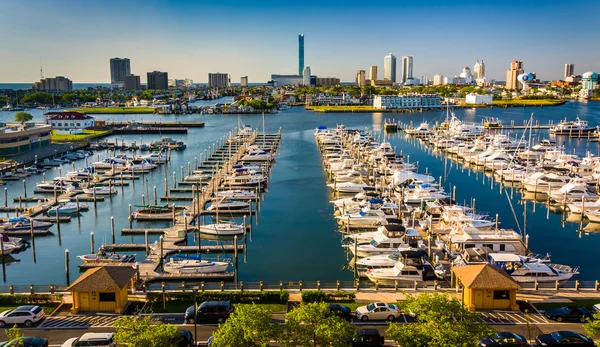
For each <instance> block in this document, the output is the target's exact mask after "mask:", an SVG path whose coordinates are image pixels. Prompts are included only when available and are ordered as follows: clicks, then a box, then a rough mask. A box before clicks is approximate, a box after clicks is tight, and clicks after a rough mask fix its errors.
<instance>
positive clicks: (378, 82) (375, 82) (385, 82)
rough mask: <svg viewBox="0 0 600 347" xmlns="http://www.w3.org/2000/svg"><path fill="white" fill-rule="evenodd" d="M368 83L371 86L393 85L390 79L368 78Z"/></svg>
mask: <svg viewBox="0 0 600 347" xmlns="http://www.w3.org/2000/svg"><path fill="white" fill-rule="evenodd" d="M369 83H370V84H371V86H373V87H385V86H387V87H391V86H393V85H394V82H392V81H390V80H369Z"/></svg>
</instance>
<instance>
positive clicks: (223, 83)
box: [208, 72, 231, 89]
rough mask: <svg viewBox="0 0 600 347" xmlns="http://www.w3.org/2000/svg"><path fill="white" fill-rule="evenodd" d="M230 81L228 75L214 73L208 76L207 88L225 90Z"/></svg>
mask: <svg viewBox="0 0 600 347" xmlns="http://www.w3.org/2000/svg"><path fill="white" fill-rule="evenodd" d="M230 81H231V80H230V79H229V74H228V73H221V72H214V73H209V74H208V86H209V87H210V88H218V89H221V88H227V87H229V82H230Z"/></svg>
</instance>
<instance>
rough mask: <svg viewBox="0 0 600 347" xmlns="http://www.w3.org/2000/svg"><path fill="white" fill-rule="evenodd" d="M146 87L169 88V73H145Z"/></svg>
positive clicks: (155, 88)
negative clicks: (146, 78)
mask: <svg viewBox="0 0 600 347" xmlns="http://www.w3.org/2000/svg"><path fill="white" fill-rule="evenodd" d="M147 77H148V84H147V89H154V90H167V89H169V84H168V80H169V74H168V73H167V72H161V71H153V72H148V73H147Z"/></svg>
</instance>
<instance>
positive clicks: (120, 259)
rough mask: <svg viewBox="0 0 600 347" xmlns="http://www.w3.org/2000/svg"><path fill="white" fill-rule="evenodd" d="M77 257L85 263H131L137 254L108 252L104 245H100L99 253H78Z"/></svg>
mask: <svg viewBox="0 0 600 347" xmlns="http://www.w3.org/2000/svg"><path fill="white" fill-rule="evenodd" d="M77 258H79V259H81V260H83V262H84V263H131V262H133V261H134V260H135V254H118V253H106V249H105V248H104V246H100V248H98V253H96V254H84V255H78V256H77Z"/></svg>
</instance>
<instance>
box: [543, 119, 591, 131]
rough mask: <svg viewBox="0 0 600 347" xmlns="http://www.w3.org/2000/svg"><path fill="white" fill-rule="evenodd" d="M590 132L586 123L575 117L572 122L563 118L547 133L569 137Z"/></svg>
mask: <svg viewBox="0 0 600 347" xmlns="http://www.w3.org/2000/svg"><path fill="white" fill-rule="evenodd" d="M590 130H591V129H590V127H589V126H588V122H587V121H585V120H582V119H580V118H579V117H577V118H576V119H575V120H574V121H568V120H567V119H566V118H565V120H563V121H561V122H560V123H558V124H557V125H555V126H553V127H552V128H550V130H549V132H550V134H553V135H569V134H572V133H579V132H587V131H590Z"/></svg>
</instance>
